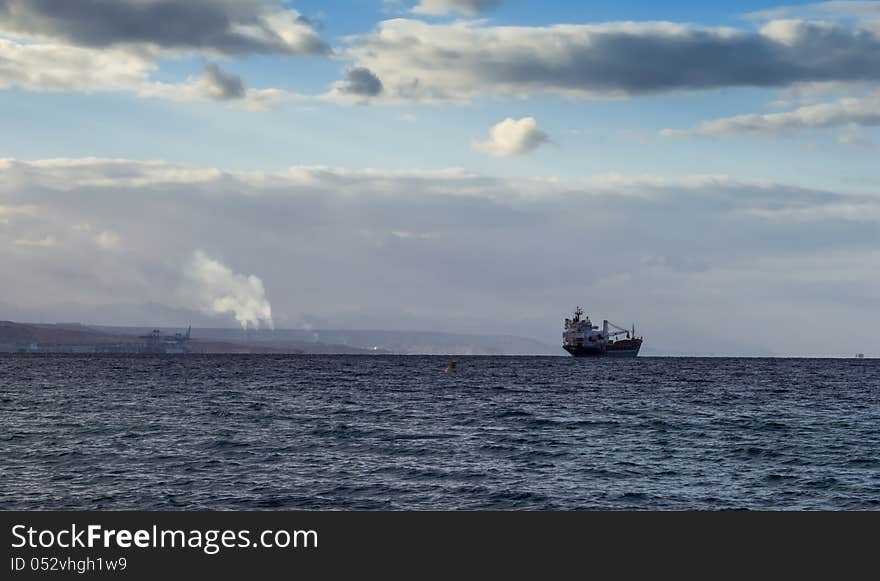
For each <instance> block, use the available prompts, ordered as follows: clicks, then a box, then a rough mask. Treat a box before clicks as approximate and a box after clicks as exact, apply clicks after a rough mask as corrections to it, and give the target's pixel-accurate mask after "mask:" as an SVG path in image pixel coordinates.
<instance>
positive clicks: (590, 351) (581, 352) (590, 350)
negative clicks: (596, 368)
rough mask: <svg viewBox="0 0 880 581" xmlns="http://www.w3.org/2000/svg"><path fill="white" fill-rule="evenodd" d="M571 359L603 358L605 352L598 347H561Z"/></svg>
mask: <svg viewBox="0 0 880 581" xmlns="http://www.w3.org/2000/svg"><path fill="white" fill-rule="evenodd" d="M563 349H565V350H566V351H568V352H569V353H570V354H571V356H572V357H604V356H605V352H604V351H603V350H602V349H600V348H599V347H581V346H573V345H565V346H564V347H563Z"/></svg>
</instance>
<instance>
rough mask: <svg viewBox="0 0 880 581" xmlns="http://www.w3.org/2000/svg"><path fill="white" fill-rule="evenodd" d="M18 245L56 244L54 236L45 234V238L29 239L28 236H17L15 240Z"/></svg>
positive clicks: (36, 246) (42, 246)
mask: <svg viewBox="0 0 880 581" xmlns="http://www.w3.org/2000/svg"><path fill="white" fill-rule="evenodd" d="M12 243H13V244H15V245H16V246H32V247H35V248H51V247H53V246H55V237H54V236H44V237H43V238H38V239H36V240H34V239H28V238H17V239H15V240H14V241H13V242H12Z"/></svg>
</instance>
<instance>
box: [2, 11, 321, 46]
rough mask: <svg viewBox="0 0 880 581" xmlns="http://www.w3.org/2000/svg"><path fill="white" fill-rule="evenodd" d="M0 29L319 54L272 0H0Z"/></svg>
mask: <svg viewBox="0 0 880 581" xmlns="http://www.w3.org/2000/svg"><path fill="white" fill-rule="evenodd" d="M0 31H2V32H5V33H7V34H10V35H13V36H28V37H33V38H37V39H50V40H52V41H55V42H59V41H60V42H63V43H64V44H67V45H71V46H79V47H90V48H108V47H136V48H139V47H151V48H160V49H164V50H169V51H183V52H197V53H206V52H207V53H214V54H225V55H245V54H282V55H314V54H327V53H329V51H330V49H329V47H328V46H327V44H326V43H324V42H323V41H322V40H321V39H320V38H319V37H318V35H317V33H316V32H315V31H314V29H313V28H312V27H311V26H310V25H309V24H308V22H307V21H306V20H305V19H303V18H302V17H301V16H300V14H299V13H298V12H297V11H296V10H292V9H287V8H284V7H283V5H282V3H281V2H278V1H276V0H248V1H246V2H241V1H239V0H186V1H185V2H181V1H180V0H147V1H145V0H77V1H76V2H63V1H62V2H59V1H57V0H0Z"/></svg>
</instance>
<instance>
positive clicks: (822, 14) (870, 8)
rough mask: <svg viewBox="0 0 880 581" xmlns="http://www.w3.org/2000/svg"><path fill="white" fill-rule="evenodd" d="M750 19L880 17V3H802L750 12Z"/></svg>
mask: <svg viewBox="0 0 880 581" xmlns="http://www.w3.org/2000/svg"><path fill="white" fill-rule="evenodd" d="M745 17H746V18H748V19H750V20H759V21H761V20H763V21H766V20H783V19H792V18H795V19H797V18H806V19H819V20H825V19H829V18H858V19H880V3H878V2H876V0H870V1H862V2H860V1H835V2H816V3H813V4H800V5H798V6H778V7H776V8H770V9H768V10H759V11H757V12H749V13H748V14H746V15H745Z"/></svg>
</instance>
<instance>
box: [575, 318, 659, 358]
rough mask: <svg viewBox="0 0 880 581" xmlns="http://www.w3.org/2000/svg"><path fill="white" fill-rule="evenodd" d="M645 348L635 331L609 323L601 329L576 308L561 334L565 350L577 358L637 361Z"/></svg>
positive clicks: (634, 328) (605, 323) (604, 323)
mask: <svg viewBox="0 0 880 581" xmlns="http://www.w3.org/2000/svg"><path fill="white" fill-rule="evenodd" d="M641 347H642V337H636V327H635V325H633V327H632V329H631V330H629V329H624V328H623V327H618V326H617V325H615V324H614V323H609V322H608V321H607V320H606V321H602V328H601V329H600V328H599V327H598V326H597V325H594V324H593V323H592V321H590V317H588V316H586V315H584V311H583V310H582V309H581V308H580V307H577V308H575V310H574V316H573V317H572V318H570V319H565V325H564V327H563V330H562V348H563V349H565V350H566V351H568V352H569V353H570V354H571V355H573V356H574V357H636V356H638V354H639V349H641Z"/></svg>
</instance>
